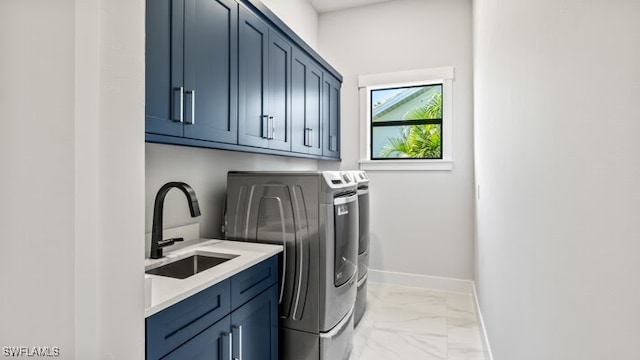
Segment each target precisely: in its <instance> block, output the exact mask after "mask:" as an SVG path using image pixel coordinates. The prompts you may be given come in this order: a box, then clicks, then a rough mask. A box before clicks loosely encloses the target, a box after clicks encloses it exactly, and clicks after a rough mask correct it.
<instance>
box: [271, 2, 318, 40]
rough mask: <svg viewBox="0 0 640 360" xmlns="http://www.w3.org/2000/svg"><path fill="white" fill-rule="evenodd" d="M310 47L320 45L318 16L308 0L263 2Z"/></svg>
mask: <svg viewBox="0 0 640 360" xmlns="http://www.w3.org/2000/svg"><path fill="white" fill-rule="evenodd" d="M261 1H262V3H263V4H265V5H266V6H267V7H268V8H269V9H270V10H271V11H273V13H274V14H276V15H277V16H278V17H279V18H280V20H282V21H284V23H285V24H287V26H289V27H290V28H291V29H292V30H293V31H295V33H296V34H298V36H300V37H301V38H302V39H303V40H304V41H305V42H306V43H307V44H308V45H309V46H311V47H312V48H314V49H316V48H317V45H318V14H317V13H316V11H315V10H314V9H313V7H312V6H311V5H310V4H309V3H308V2H307V0H261Z"/></svg>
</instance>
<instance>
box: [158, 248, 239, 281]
mask: <svg viewBox="0 0 640 360" xmlns="http://www.w3.org/2000/svg"><path fill="white" fill-rule="evenodd" d="M236 256H237V255H228V256H227V257H219V256H211V255H200V254H196V255H191V256H189V257H186V258H184V259H181V260H177V261H174V262H172V263H169V264H166V265H162V266H159V267H157V268H153V269H150V270H147V271H145V273H147V274H151V275H160V276H168V277H171V278H175V279H186V278H188V277H189V276H192V275H195V274H197V273H199V272H202V271H205V270H207V269H211V268H212V267H214V266H216V265H220V264H222V263H223V262H225V261H228V260H231V259H233V258H234V257H236Z"/></svg>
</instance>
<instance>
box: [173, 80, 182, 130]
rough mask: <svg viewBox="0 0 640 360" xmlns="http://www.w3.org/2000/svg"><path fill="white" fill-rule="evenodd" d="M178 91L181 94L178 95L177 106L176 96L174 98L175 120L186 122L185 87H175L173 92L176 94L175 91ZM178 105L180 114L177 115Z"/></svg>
mask: <svg viewBox="0 0 640 360" xmlns="http://www.w3.org/2000/svg"><path fill="white" fill-rule="evenodd" d="M176 91H178V92H179V95H178V106H175V105H176V104H175V100H176V99H175V98H174V100H173V101H174V103H173V118H172V120H173V121H177V122H184V117H183V116H184V115H183V114H184V87H182V86H179V87H176V88H173V93H174V95H175V92H176ZM176 107H177V108H178V109H177V110H178V116H176Z"/></svg>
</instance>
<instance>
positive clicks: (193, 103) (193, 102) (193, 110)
mask: <svg viewBox="0 0 640 360" xmlns="http://www.w3.org/2000/svg"><path fill="white" fill-rule="evenodd" d="M186 93H187V95H189V96H191V111H190V115H191V118H190V119H189V121H188V122H187V124H191V125H194V124H195V123H196V91H195V90H187V91H186Z"/></svg>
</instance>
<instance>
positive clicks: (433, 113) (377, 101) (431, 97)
mask: <svg viewBox="0 0 640 360" xmlns="http://www.w3.org/2000/svg"><path fill="white" fill-rule="evenodd" d="M371 117H372V119H371V120H372V122H374V123H375V122H385V121H402V120H420V119H442V85H441V84H436V85H424V86H411V87H401V88H391V89H378V90H371Z"/></svg>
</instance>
